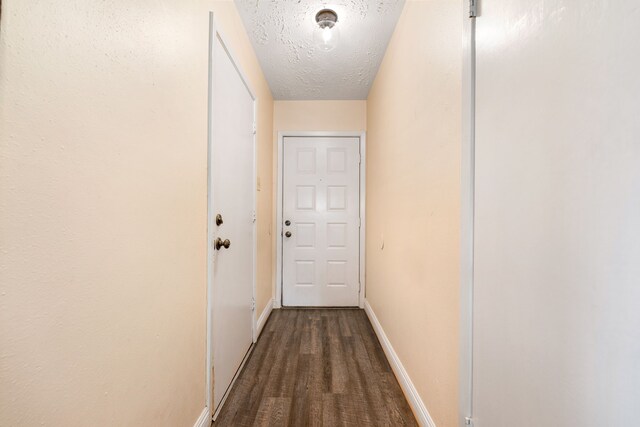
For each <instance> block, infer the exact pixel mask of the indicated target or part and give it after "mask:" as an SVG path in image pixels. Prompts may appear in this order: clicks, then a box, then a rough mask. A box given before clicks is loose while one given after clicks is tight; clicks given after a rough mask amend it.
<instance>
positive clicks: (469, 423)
mask: <svg viewBox="0 0 640 427" xmlns="http://www.w3.org/2000/svg"><path fill="white" fill-rule="evenodd" d="M464 425H466V426H472V427H473V418H471V417H464Z"/></svg>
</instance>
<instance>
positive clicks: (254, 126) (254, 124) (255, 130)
mask: <svg viewBox="0 0 640 427" xmlns="http://www.w3.org/2000/svg"><path fill="white" fill-rule="evenodd" d="M257 130H258V127H257V126H256V123H255V122H253V134H254V135H255V134H256V132H257Z"/></svg>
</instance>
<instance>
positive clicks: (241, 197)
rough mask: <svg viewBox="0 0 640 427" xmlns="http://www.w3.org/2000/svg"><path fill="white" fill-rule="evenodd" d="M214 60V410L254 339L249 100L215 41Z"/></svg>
mask: <svg viewBox="0 0 640 427" xmlns="http://www.w3.org/2000/svg"><path fill="white" fill-rule="evenodd" d="M213 60H214V61H213V69H212V77H213V80H212V110H211V111H212V117H211V120H212V126H211V130H212V146H211V153H210V154H211V156H210V164H209V170H210V179H211V182H210V183H209V185H210V190H211V194H210V202H211V205H210V210H209V217H210V218H209V230H210V233H209V239H210V242H209V244H210V250H209V253H210V256H211V257H212V260H211V261H212V264H211V270H210V274H211V275H212V277H211V279H212V287H213V304H212V310H213V313H212V329H213V351H212V356H213V372H212V375H211V378H212V379H213V384H214V386H213V405H214V409H217V408H218V406H219V404H220V402H221V401H222V399H223V397H224V395H225V393H226V392H227V390H228V388H229V385H230V384H231V382H232V380H233V378H234V375H235V373H236V371H237V370H238V368H239V367H240V365H241V363H242V360H243V359H244V357H245V355H246V354H247V351H248V350H249V348H250V346H251V344H252V339H253V337H252V325H253V311H252V299H253V280H254V271H253V270H254V262H253V257H254V224H253V222H254V215H253V210H254V185H253V182H254V139H253V120H254V100H253V98H252V95H251V93H250V92H249V91H248V89H247V87H246V86H245V84H244V82H243V80H242V78H241V76H240V75H239V73H238V71H237V70H236V67H235V66H234V64H233V62H232V60H231V58H230V57H229V55H228V54H227V51H226V50H225V49H224V46H223V45H222V43H221V41H220V39H219V38H216V39H215V42H214V44H213ZM217 215H220V218H221V219H222V223H220V221H216V216H217ZM218 239H220V240H219V243H218V244H216V242H218ZM225 240H228V242H227V243H229V247H228V248H226V247H225V245H224V243H225ZM220 243H222V244H220ZM216 246H217V247H216Z"/></svg>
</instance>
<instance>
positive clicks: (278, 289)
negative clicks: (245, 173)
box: [273, 131, 367, 308]
mask: <svg viewBox="0 0 640 427" xmlns="http://www.w3.org/2000/svg"><path fill="white" fill-rule="evenodd" d="M285 137H302V138H304V137H327V138H331V137H334V138H335V137H347V138H349V137H351V138H353V137H356V138H359V140H360V142H359V150H360V251H359V272H360V291H359V296H358V306H359V307H360V308H364V297H365V293H366V280H365V274H366V270H365V254H366V251H365V249H366V246H365V243H366V239H365V237H366V233H365V230H366V228H365V226H366V213H365V210H366V209H365V207H366V184H367V181H366V176H367V174H366V169H367V162H366V153H367V149H366V147H367V142H366V139H367V138H366V132H365V131H281V132H278V157H277V171H278V177H277V182H276V227H275V228H276V234H275V236H276V283H275V292H274V294H275V299H274V304H273V307H274V308H281V307H282V200H283V194H282V185H283V184H284V182H283V169H284V163H283V155H284V150H283V148H284V138H285Z"/></svg>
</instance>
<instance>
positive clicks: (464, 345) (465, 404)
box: [458, 11, 476, 427]
mask: <svg viewBox="0 0 640 427" xmlns="http://www.w3.org/2000/svg"><path fill="white" fill-rule="evenodd" d="M465 12H466V11H465ZM462 19H463V33H464V36H463V37H464V38H463V46H462V54H463V57H462V141H461V142H462V147H461V176H460V184H461V200H460V341H459V342H460V362H459V389H460V393H459V399H458V400H459V402H458V404H459V413H458V419H459V420H460V421H459V425H460V426H461V427H463V426H468V424H466V419H467V417H468V418H472V417H473V271H474V248H473V246H474V209H475V208H474V204H475V191H474V188H475V84H476V82H475V79H476V74H475V65H476V56H475V55H476V51H475V26H476V20H475V18H473V19H470V18H469V17H468V16H467V14H466V13H464V14H463V18H462Z"/></svg>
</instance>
